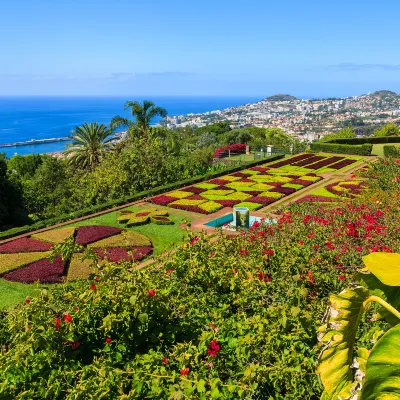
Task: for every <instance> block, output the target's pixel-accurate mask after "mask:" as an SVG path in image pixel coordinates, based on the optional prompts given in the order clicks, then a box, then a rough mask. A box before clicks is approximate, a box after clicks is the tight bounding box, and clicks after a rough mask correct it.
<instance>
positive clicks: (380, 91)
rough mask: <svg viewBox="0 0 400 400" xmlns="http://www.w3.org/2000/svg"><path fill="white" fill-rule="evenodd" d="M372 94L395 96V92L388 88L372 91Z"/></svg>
mask: <svg viewBox="0 0 400 400" xmlns="http://www.w3.org/2000/svg"><path fill="white" fill-rule="evenodd" d="M372 95H374V96H380V97H385V96H397V93H395V92H392V91H390V90H378V91H376V92H374V93H372Z"/></svg>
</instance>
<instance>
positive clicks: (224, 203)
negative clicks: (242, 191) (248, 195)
mask: <svg viewBox="0 0 400 400" xmlns="http://www.w3.org/2000/svg"><path fill="white" fill-rule="evenodd" d="M215 202H216V203H218V204H221V206H224V207H233V206H235V205H236V204H239V203H241V200H215Z"/></svg>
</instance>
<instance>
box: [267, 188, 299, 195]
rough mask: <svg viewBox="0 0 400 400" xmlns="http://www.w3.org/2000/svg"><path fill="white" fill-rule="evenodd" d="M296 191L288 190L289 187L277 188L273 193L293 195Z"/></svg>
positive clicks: (272, 190)
mask: <svg viewBox="0 0 400 400" xmlns="http://www.w3.org/2000/svg"><path fill="white" fill-rule="evenodd" d="M295 191H296V189H293V188H288V187H282V186H281V187H276V188H275V189H271V192H278V193H283V194H284V195H286V196H287V195H289V194H292V193H294V192H295Z"/></svg>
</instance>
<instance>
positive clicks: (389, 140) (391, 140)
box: [326, 136, 400, 145]
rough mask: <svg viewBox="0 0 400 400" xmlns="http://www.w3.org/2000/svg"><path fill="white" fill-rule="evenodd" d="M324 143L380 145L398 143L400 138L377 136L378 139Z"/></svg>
mask: <svg viewBox="0 0 400 400" xmlns="http://www.w3.org/2000/svg"><path fill="white" fill-rule="evenodd" d="M326 143H336V144H352V145H355V144H366V143H370V144H381V143H400V136H379V137H366V138H353V139H332V140H330V141H329V142H326Z"/></svg>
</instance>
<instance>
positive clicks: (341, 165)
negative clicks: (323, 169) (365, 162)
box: [329, 160, 356, 169]
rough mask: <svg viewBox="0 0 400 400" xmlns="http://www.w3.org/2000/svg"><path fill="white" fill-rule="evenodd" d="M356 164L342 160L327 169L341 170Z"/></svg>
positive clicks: (353, 161) (352, 161)
mask: <svg viewBox="0 0 400 400" xmlns="http://www.w3.org/2000/svg"><path fill="white" fill-rule="evenodd" d="M355 162H356V160H343V161H339V162H337V163H336V164H333V165H330V166H329V168H333V169H341V168H344V167H347V166H348V165H351V164H354V163H355Z"/></svg>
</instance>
